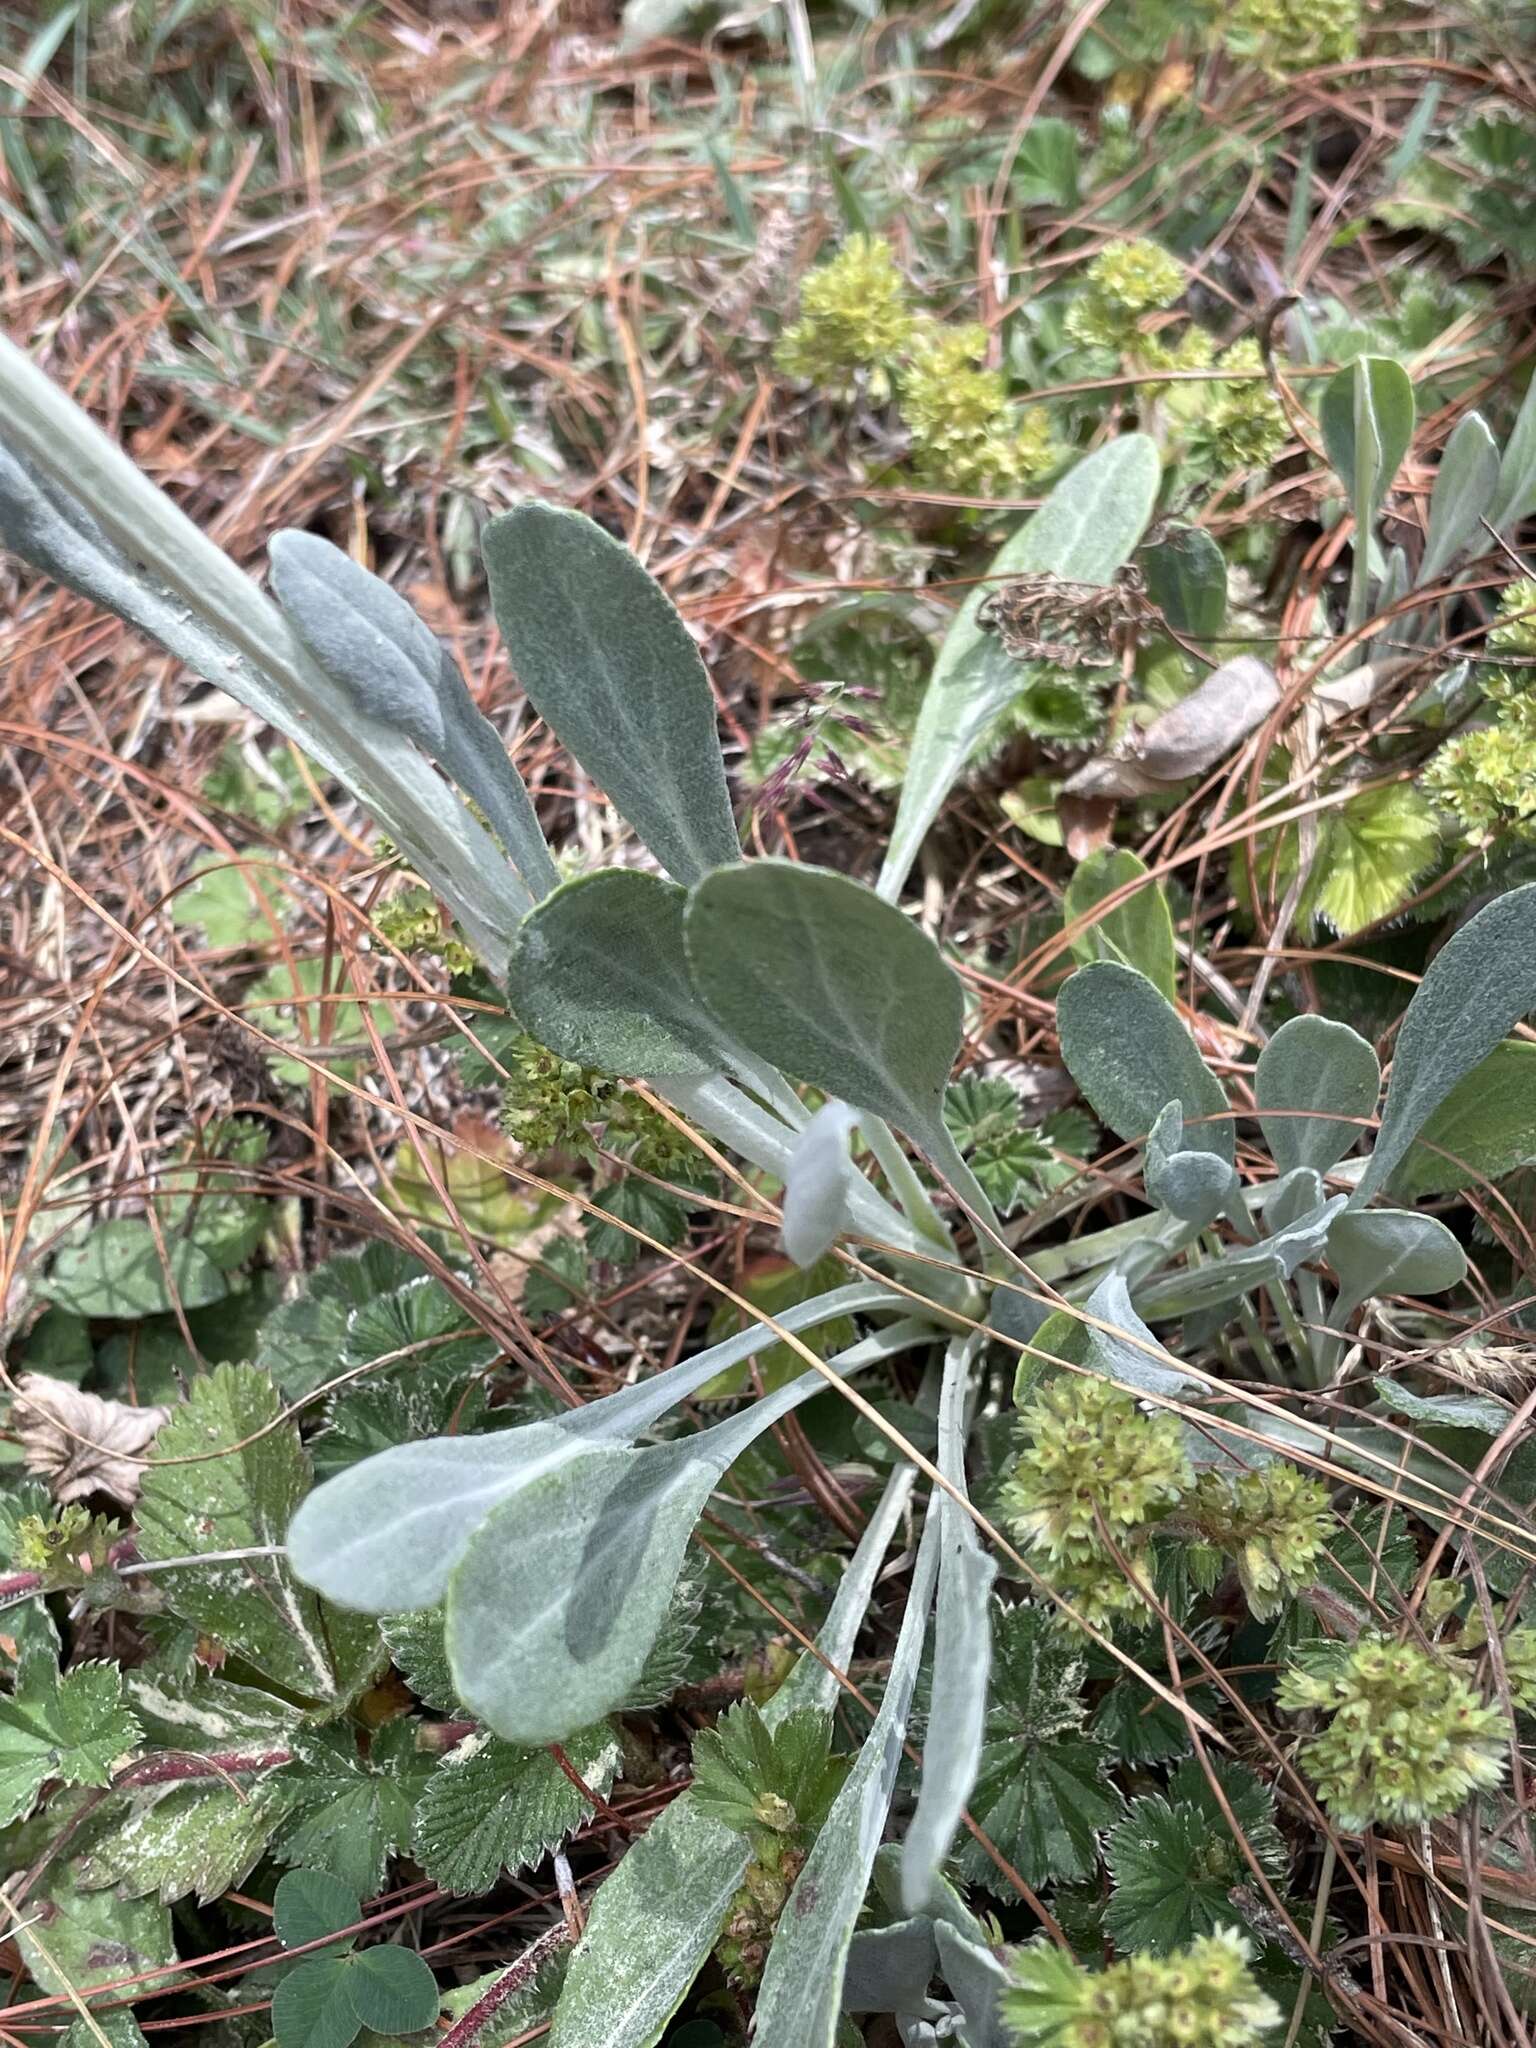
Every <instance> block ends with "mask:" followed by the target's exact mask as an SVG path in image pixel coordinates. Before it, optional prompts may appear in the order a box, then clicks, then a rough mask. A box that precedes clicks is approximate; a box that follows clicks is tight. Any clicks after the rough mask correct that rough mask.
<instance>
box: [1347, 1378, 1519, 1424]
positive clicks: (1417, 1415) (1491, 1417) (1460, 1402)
mask: <svg viewBox="0 0 1536 2048" xmlns="http://www.w3.org/2000/svg"><path fill="white" fill-rule="evenodd" d="M1371 1384H1372V1386H1374V1387H1375V1389H1376V1391H1377V1393H1378V1394H1379V1395H1380V1396H1381V1398H1382V1401H1383V1403H1384V1404H1385V1406H1386V1407H1388V1408H1389V1409H1390V1410H1391V1411H1392V1413H1393V1414H1394V1415H1407V1416H1411V1417H1412V1419H1413V1420H1414V1421H1415V1422H1433V1423H1437V1424H1438V1425H1439V1426H1440V1428H1442V1429H1477V1430H1481V1431H1482V1433H1483V1435H1484V1436H1502V1435H1503V1433H1504V1431H1505V1430H1506V1429H1507V1428H1508V1427H1509V1419H1510V1417H1511V1415H1512V1414H1513V1413H1514V1410H1513V1409H1512V1408H1511V1407H1510V1406H1509V1404H1508V1403H1507V1402H1505V1401H1495V1400H1494V1399H1493V1398H1492V1396H1491V1395H1487V1394H1415V1393H1414V1392H1413V1391H1412V1389H1411V1388H1409V1387H1400V1386H1399V1385H1398V1383H1397V1381H1396V1380H1391V1379H1387V1378H1386V1377H1385V1376H1384V1375H1383V1374H1381V1373H1377V1374H1375V1375H1374V1376H1373V1378H1372V1381H1371Z"/></svg>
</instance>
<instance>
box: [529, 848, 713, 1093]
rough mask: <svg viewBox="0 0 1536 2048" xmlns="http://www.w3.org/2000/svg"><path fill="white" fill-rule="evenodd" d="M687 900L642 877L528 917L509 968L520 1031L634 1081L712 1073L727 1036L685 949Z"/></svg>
mask: <svg viewBox="0 0 1536 2048" xmlns="http://www.w3.org/2000/svg"><path fill="white" fill-rule="evenodd" d="M686 902H687V891H686V890H684V889H682V888H680V887H679V886H678V885H677V883H675V882H666V881H663V880H662V878H661V877H660V876H659V875H644V874H641V873H640V872H639V871H638V870H637V869H635V868H604V869H602V870H600V871H599V872H598V873H597V874H593V875H583V876H581V877H580V879H579V880H577V881H574V882H565V883H563V884H562V885H561V886H560V887H559V888H558V889H556V890H555V891H554V893H553V894H552V895H550V896H546V897H545V899H544V901H543V902H542V903H541V904H539V905H538V906H537V908H535V909H534V910H532V911H530V912H529V914H528V916H527V917H525V918H524V920H523V922H522V924H521V926H520V927H519V929H518V934H517V938H516V939H515V940H514V942H513V946H512V958H511V961H510V963H509V965H508V968H507V977H506V990H507V1000H508V1002H509V1003H510V1004H511V1006H512V1011H513V1014H514V1015H515V1016H516V1018H517V1020H518V1022H519V1023H520V1024H522V1025H523V1026H524V1027H525V1028H526V1029H527V1030H529V1031H531V1032H532V1033H533V1035H534V1037H535V1038H537V1039H538V1040H539V1041H540V1043H541V1044H543V1045H547V1046H548V1047H549V1048H550V1050H551V1051H553V1052H557V1053H559V1054H560V1056H561V1058H562V1059H568V1060H575V1061H577V1062H579V1063H580V1064H581V1065H584V1066H589V1067H601V1068H602V1069H603V1071H604V1072H605V1073H609V1074H623V1075H626V1076H629V1077H630V1078H635V1077H638V1076H640V1075H651V1074H658V1075H659V1074H710V1073H714V1072H716V1071H717V1070H718V1069H719V1067H720V1066H721V1064H722V1057H721V1044H722V1040H723V1037H724V1034H723V1033H722V1032H721V1031H720V1029H719V1027H718V1026H717V1025H716V1024H715V1021H714V1019H713V1018H712V1017H711V1016H710V1014H709V1012H708V1011H707V1010H706V1009H705V1007H704V1004H703V1002H702V1001H701V999H700V997H699V995H698V993H697V991H696V990H695V988H694V986H693V981H692V977H691V976H690V974H689V972H688V957H687V954H686V953H685V952H684V950H683V907H684V905H685V903H686Z"/></svg>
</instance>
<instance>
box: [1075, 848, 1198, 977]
mask: <svg viewBox="0 0 1536 2048" xmlns="http://www.w3.org/2000/svg"><path fill="white" fill-rule="evenodd" d="M1146 872H1147V864H1146V862H1145V861H1144V860H1142V859H1140V858H1139V857H1138V856H1137V855H1136V854H1134V853H1132V852H1131V850H1130V849H1129V847H1125V846H1105V847H1100V848H1099V849H1098V851H1097V852H1095V853H1090V854H1089V855H1088V857H1087V859H1086V860H1082V861H1079V862H1078V864H1077V868H1076V870H1075V871H1074V873H1073V876H1072V879H1071V881H1070V882H1069V883H1068V884H1067V890H1066V895H1065V896H1064V897H1063V899H1062V905H1061V916H1062V922H1063V924H1066V925H1074V924H1076V923H1077V922H1078V921H1079V919H1081V918H1085V917H1090V916H1092V913H1093V912H1094V911H1095V910H1096V909H1097V908H1098V906H1099V904H1101V903H1104V902H1106V901H1107V900H1108V899H1109V898H1111V897H1115V896H1119V895H1120V892H1121V891H1122V890H1123V889H1125V888H1126V886H1127V884H1129V883H1132V882H1135V881H1138V880H1139V879H1140V878H1141V877H1143V876H1144V875H1145V874H1146ZM1072 955H1073V958H1074V959H1076V960H1081V961H1083V962H1085V963H1086V962H1088V961H1090V960H1118V961H1120V963H1121V964H1122V965H1123V966H1125V967H1134V968H1135V969H1136V970H1137V972H1138V973H1140V974H1144V975H1145V976H1146V977H1147V979H1148V981H1150V982H1151V984H1152V986H1153V987H1154V988H1155V989H1156V990H1157V992H1158V994H1159V995H1160V996H1164V997H1166V998H1167V1000H1168V1001H1169V1002H1172V1001H1173V997H1174V991H1175V989H1176V987H1177V982H1178V964H1179V963H1178V953H1177V951H1176V949H1175V947H1174V940H1173V919H1172V917H1171V916H1170V915H1169V912H1168V898H1167V896H1166V895H1165V894H1164V892H1163V886H1162V884H1161V883H1160V882H1147V883H1146V885H1145V887H1143V888H1140V889H1137V890H1135V891H1134V892H1133V893H1132V894H1131V895H1129V896H1127V897H1126V898H1125V899H1124V900H1123V901H1122V902H1119V903H1117V904H1116V905H1115V907H1114V908H1113V909H1112V910H1108V911H1105V912H1103V913H1102V914H1101V915H1100V916H1098V917H1094V918H1093V921H1092V922H1091V923H1090V924H1089V925H1088V926H1087V927H1086V929H1085V930H1083V931H1081V932H1079V934H1078V935H1077V937H1076V938H1075V939H1074V940H1073V941H1072Z"/></svg>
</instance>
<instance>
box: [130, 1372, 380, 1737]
mask: <svg viewBox="0 0 1536 2048" xmlns="http://www.w3.org/2000/svg"><path fill="white" fill-rule="evenodd" d="M279 1413H280V1405H279V1402H278V1397H277V1391H276V1389H275V1388H274V1387H273V1385H272V1382H271V1381H270V1380H269V1379H268V1378H267V1376H266V1374H265V1373H262V1372H259V1371H257V1370H256V1369H255V1368H254V1367H251V1366H238V1365H224V1366H220V1367H219V1368H218V1370H217V1371H216V1372H213V1373H210V1374H209V1375H208V1376H207V1377H206V1378H205V1379H202V1380H200V1381H198V1382H197V1384H196V1386H195V1387H194V1389H193V1393H192V1398H191V1400H190V1401H188V1402H187V1403H185V1404H184V1405H183V1406H182V1407H181V1408H180V1409H179V1410H178V1411H177V1412H176V1413H175V1414H173V1415H172V1417H171V1419H170V1421H169V1422H168V1423H167V1424H166V1425H165V1427H164V1429H162V1430H161V1432H160V1434H159V1436H158V1437H157V1439H156V1442H155V1458H154V1460H153V1462H152V1463H151V1464H150V1465H149V1466H148V1467H146V1469H145V1474H144V1486H143V1492H142V1494H141V1496H140V1499H139V1507H138V1520H139V1548H140V1550H141V1552H142V1553H143V1555H144V1556H145V1557H146V1558H150V1559H157V1558H176V1557H194V1556H197V1555H198V1554H199V1553H202V1552H224V1551H229V1550H252V1549H258V1550H262V1549H264V1550H268V1551H270V1552H271V1553H272V1554H271V1555H268V1556H257V1557H242V1558H238V1559H234V1560H229V1561H225V1562H218V1563H210V1564H197V1565H188V1566H183V1567H180V1568H178V1569H175V1570H171V1571H165V1572H160V1573H157V1574H156V1584H157V1586H159V1588H160V1589H161V1590H162V1592H163V1593H164V1595H165V1598H166V1602H167V1604H168V1605H169V1607H170V1608H171V1610H172V1612H174V1613H176V1614H178V1615H180V1616H181V1617H182V1618H183V1619H184V1620H186V1621H190V1622H193V1623H195V1624H196V1626H197V1627H198V1628H199V1629H201V1630H203V1631H204V1633H206V1634H207V1635H210V1636H212V1637H214V1638H215V1639H217V1640H218V1641H219V1642H221V1643H224V1644H225V1645H227V1647H228V1648H229V1649H230V1650H231V1651H232V1652H233V1653H234V1654H236V1655H238V1656H239V1657H241V1658H243V1659H244V1660H245V1661H246V1662H247V1663H249V1664H251V1665H253V1666H254V1667H255V1668H256V1669H257V1670H259V1671H261V1672H263V1673H264V1674H265V1675H266V1676H267V1677H268V1678H270V1679H272V1680H274V1681H275V1682H276V1683H277V1684H278V1685H281V1686H285V1687H287V1688H288V1689H289V1690H291V1691H292V1692H294V1693H296V1694H297V1695H299V1696H300V1697H301V1698H304V1699H312V1700H322V1701H325V1702H327V1703H329V1704H336V1705H339V1704H341V1703H342V1702H343V1701H345V1700H347V1699H350V1698H352V1697H353V1696H354V1695H355V1694H356V1693H357V1692H358V1691H359V1690H360V1689H361V1688H362V1687H363V1686H364V1685H365V1684H366V1683H367V1682H368V1680H369V1678H370V1677H371V1676H372V1675H373V1673H374V1672H375V1671H376V1670H377V1669H378V1667H379V1664H380V1662H381V1655H382V1653H381V1650H380V1646H379V1640H378V1629H377V1626H376V1625H375V1624H374V1623H373V1622H372V1621H371V1620H364V1619H363V1618H362V1617H360V1616H358V1615H353V1614H346V1613H343V1612H341V1611H340V1610H338V1609H333V1608H329V1607H327V1606H326V1604H325V1603H324V1602H323V1601H321V1600H320V1599H319V1597H318V1596H317V1595H316V1594H314V1593H311V1592H310V1591H309V1590H308V1589H307V1588H305V1587H303V1586H301V1585H300V1584H299V1582H298V1581H297V1580H296V1579H295V1578H294V1576H293V1574H292V1572H291V1571H290V1570H289V1567H288V1563H287V1560H286V1557H285V1556H284V1554H283V1544H284V1539H285V1538H286V1536H287V1533H288V1525H289V1523H290V1522H291V1520H292V1518H293V1513H294V1510H295V1508H296V1507H297V1506H298V1504H299V1502H300V1501H301V1500H302V1499H303V1498H304V1496H305V1494H306V1493H307V1492H308V1490H309V1478H310V1475H309V1461H308V1459H307V1458H306V1457H305V1455H304V1452H303V1450H302V1449H301V1448H300V1445H299V1436H298V1431H297V1429H296V1428H295V1427H294V1425H293V1424H292V1423H282V1424H280V1425H279V1424H278V1416H279ZM176 1461H186V1462H176Z"/></svg>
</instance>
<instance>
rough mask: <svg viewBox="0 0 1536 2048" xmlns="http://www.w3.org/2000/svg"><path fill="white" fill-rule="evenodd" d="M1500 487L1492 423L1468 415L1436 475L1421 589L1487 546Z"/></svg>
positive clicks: (1458, 426)
mask: <svg viewBox="0 0 1536 2048" xmlns="http://www.w3.org/2000/svg"><path fill="white" fill-rule="evenodd" d="M1498 487H1499V451H1498V447H1497V444H1496V443H1495V441H1494V438H1493V435H1492V434H1491V433H1490V432H1489V431H1488V423H1487V421H1486V420H1485V419H1484V418H1483V416H1482V414H1481V413H1480V412H1469V413H1464V414H1463V415H1462V417H1461V418H1460V419H1459V420H1458V421H1457V423H1456V428H1455V431H1454V432H1453V433H1452V435H1451V438H1450V439H1449V440H1448V441H1447V442H1446V444H1445V452H1444V453H1443V454H1442V455H1441V457H1440V467H1439V469H1438V470H1437V471H1436V472H1435V487H1434V490H1433V491H1432V492H1431V494H1430V500H1429V538H1428V540H1427V542H1426V543H1425V547H1424V560H1423V562H1422V563H1421V564H1420V566H1419V574H1418V583H1419V586H1420V588H1422V587H1423V586H1424V585H1425V584H1426V583H1434V582H1436V581H1438V579H1439V578H1440V577H1441V576H1443V575H1444V574H1445V571H1446V570H1447V569H1449V568H1450V567H1451V565H1452V564H1453V563H1454V562H1455V561H1456V560H1457V558H1458V557H1459V556H1461V555H1463V554H1465V552H1466V550H1467V549H1468V548H1469V547H1470V546H1472V545H1473V543H1474V542H1477V543H1479V544H1480V543H1481V541H1482V539H1483V521H1484V520H1485V519H1486V518H1487V516H1488V512H1489V508H1490V507H1491V506H1492V504H1493V498H1494V493H1495V491H1496V490H1497V489H1498ZM1479 552H1481V547H1480V546H1479Z"/></svg>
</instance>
